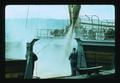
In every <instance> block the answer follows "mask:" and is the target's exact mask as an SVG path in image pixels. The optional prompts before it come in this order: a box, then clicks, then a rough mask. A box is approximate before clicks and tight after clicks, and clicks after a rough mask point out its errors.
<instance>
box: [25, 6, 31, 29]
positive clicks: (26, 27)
mask: <svg viewBox="0 0 120 83" xmlns="http://www.w3.org/2000/svg"><path fill="white" fill-rule="evenodd" d="M29 8H30V6H29V5H28V9H27V16H26V17H27V18H26V23H25V28H27V24H28V16H29Z"/></svg>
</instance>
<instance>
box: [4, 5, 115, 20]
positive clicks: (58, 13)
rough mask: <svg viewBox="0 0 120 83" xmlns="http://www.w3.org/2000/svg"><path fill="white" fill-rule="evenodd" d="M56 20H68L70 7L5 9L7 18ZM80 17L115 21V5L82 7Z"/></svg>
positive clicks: (26, 6) (21, 6) (9, 6)
mask: <svg viewBox="0 0 120 83" xmlns="http://www.w3.org/2000/svg"><path fill="white" fill-rule="evenodd" d="M28 7H29V13H28V18H55V19H68V18H69V12H68V5H30V6H28V5H8V6H6V9H5V16H6V18H27V10H28ZM80 15H97V16H99V18H100V19H114V18H115V8H114V6H113V5H82V6H81V10H80V13H79V16H80Z"/></svg>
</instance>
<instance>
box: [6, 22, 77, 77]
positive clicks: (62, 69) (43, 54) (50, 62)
mask: <svg viewBox="0 0 120 83" xmlns="http://www.w3.org/2000/svg"><path fill="white" fill-rule="evenodd" d="M24 25H25V21H20V20H18V21H15V20H12V21H10V20H9V21H6V27H5V33H6V34H5V38H6V40H5V41H6V43H5V45H6V47H5V49H6V50H5V57H6V58H14V59H25V54H26V43H27V42H31V40H32V39H33V38H35V36H36V34H35V33H34V31H31V30H30V29H29V28H33V25H34V22H33V24H32V23H31V24H30V25H31V27H28V28H26V27H24ZM30 25H29V26H30ZM57 25H59V24H57ZM57 25H56V26H57ZM56 26H55V27H56ZM48 27H49V26H48ZM61 27H62V26H61ZM61 27H60V26H58V28H61ZM65 45H66V39H64V38H60V39H59V38H58V39H57V38H55V39H54V38H40V40H39V41H37V42H36V43H35V45H34V48H33V51H34V52H35V53H36V55H37V56H38V61H37V62H36V63H35V70H34V76H38V77H40V78H51V77H59V76H69V75H71V68H70V62H69V60H68V57H69V55H64V52H65V51H64V49H65ZM72 47H77V43H76V41H75V40H74V39H72ZM72 47H71V49H69V54H70V53H71V51H72Z"/></svg>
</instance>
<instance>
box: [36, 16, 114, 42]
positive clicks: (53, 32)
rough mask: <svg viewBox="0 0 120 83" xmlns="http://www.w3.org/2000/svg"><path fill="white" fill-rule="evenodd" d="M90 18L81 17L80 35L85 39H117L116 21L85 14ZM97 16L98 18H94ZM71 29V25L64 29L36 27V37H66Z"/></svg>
mask: <svg viewBox="0 0 120 83" xmlns="http://www.w3.org/2000/svg"><path fill="white" fill-rule="evenodd" d="M85 16H86V17H87V18H89V20H87V19H85V18H82V19H80V23H79V25H80V27H77V28H78V29H79V31H80V32H79V33H80V35H79V37H81V38H82V39H84V40H114V39H115V25H114V24H115V23H114V22H111V21H108V20H105V21H102V20H100V19H99V17H98V16H96V15H93V16H91V18H90V17H89V16H87V15H85ZM93 17H97V19H93ZM68 30H69V26H66V27H65V28H63V29H36V37H52V38H54V37H64V36H65V35H66V34H67V32H68Z"/></svg>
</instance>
